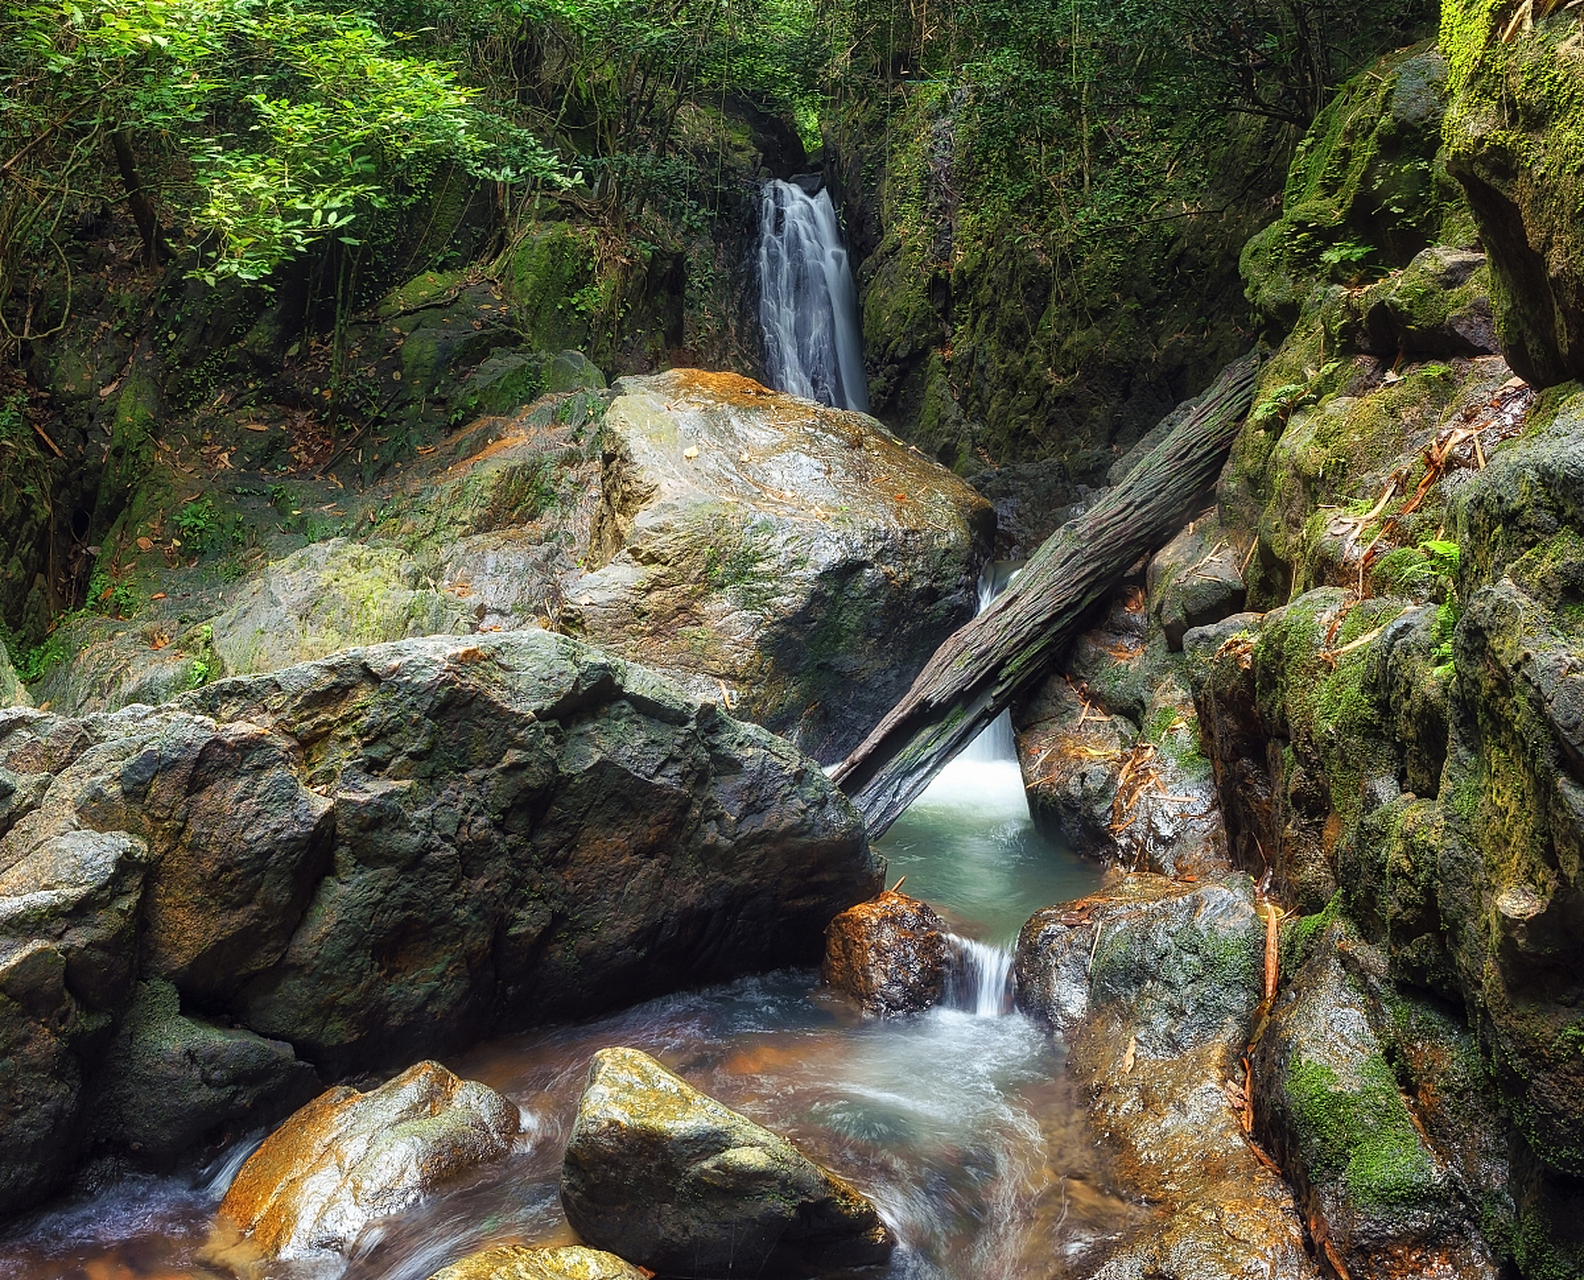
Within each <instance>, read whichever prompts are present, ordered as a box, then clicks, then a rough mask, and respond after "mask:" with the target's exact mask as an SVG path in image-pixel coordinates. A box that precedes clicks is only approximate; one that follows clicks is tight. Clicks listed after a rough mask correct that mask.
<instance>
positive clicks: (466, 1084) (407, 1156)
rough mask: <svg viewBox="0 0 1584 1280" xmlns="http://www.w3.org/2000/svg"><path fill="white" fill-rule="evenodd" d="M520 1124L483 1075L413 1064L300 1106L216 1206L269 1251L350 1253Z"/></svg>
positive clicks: (507, 1143)
mask: <svg viewBox="0 0 1584 1280" xmlns="http://www.w3.org/2000/svg"><path fill="white" fill-rule="evenodd" d="M520 1129H521V1116H520V1115H519V1113H518V1111H517V1108H516V1106H515V1105H514V1104H513V1103H511V1102H509V1101H507V1099H505V1098H503V1097H502V1096H501V1095H500V1094H498V1093H496V1092H495V1090H493V1089H491V1088H490V1087H489V1086H488V1085H483V1084H480V1083H479V1082H478V1081H476V1080H459V1079H458V1078H457V1077H456V1076H454V1075H452V1074H451V1073H450V1072H449V1071H447V1070H446V1069H445V1068H444V1067H442V1066H441V1065H440V1064H439V1063H436V1062H420V1063H418V1064H417V1065H416V1066H414V1067H410V1068H408V1069H407V1070H406V1071H404V1072H402V1074H401V1075H399V1076H397V1077H396V1078H395V1079H394V1080H392V1081H390V1082H389V1083H388V1084H384V1085H381V1086H380V1087H379V1088H378V1089H373V1090H370V1091H369V1092H368V1093H359V1092H358V1091H357V1090H356V1089H351V1088H347V1087H345V1086H342V1087H340V1088H336V1089H331V1090H330V1091H329V1092H327V1093H324V1094H321V1095H320V1096H319V1097H318V1098H316V1099H314V1101H312V1102H310V1103H309V1104H308V1105H307V1106H306V1107H304V1108H302V1110H300V1111H298V1112H296V1113H295V1114H294V1115H293V1116H292V1117H291V1118H290V1119H289V1120H287V1121H286V1123H285V1124H283V1125H282V1126H281V1127H280V1128H279V1129H277V1130H275V1132H274V1133H272V1134H270V1136H269V1137H268V1138H266V1139H265V1140H264V1145H263V1146H261V1147H260V1148H259V1149H258V1150H257V1151H255V1152H254V1153H253V1154H252V1156H250V1157H249V1158H248V1161H247V1163H246V1164H244V1165H243V1166H242V1169H241V1171H240V1172H239V1173H238V1174H237V1176H236V1181H234V1182H233V1183H232V1184H231V1188H230V1190H228V1191H227V1192H226V1196H225V1199H224V1200H223V1201H221V1204H220V1215H221V1217H222V1218H224V1219H225V1220H226V1221H227V1222H228V1223H230V1224H232V1225H234V1226H235V1227H237V1228H238V1229H239V1230H241V1231H242V1232H243V1233H244V1234H245V1235H246V1236H247V1237H248V1239H249V1242H250V1243H251V1245H252V1246H253V1247H254V1248H256V1249H257V1250H258V1251H259V1252H260V1253H262V1254H263V1255H264V1256H265V1257H267V1258H280V1259H294V1258H312V1257H315V1256H316V1255H322V1254H327V1253H329V1254H337V1253H339V1254H346V1253H348V1252H350V1250H351V1247H352V1245H353V1244H354V1243H355V1242H356V1240H357V1237H358V1233H359V1232H361V1231H362V1230H363V1228H364V1227H365V1226H366V1225H367V1224H368V1223H369V1222H370V1221H371V1220H372V1219H374V1218H380V1217H384V1216H387V1215H389V1214H394V1213H400V1212H401V1211H402V1210H404V1209H407V1208H410V1207H411V1206H412V1205H414V1204H416V1203H417V1202H418V1201H419V1200H420V1199H422V1198H423V1197H424V1196H425V1195H426V1194H427V1193H429V1192H430V1191H432V1190H433V1189H434V1188H435V1187H437V1186H439V1185H441V1184H443V1183H445V1182H448V1181H450V1180H452V1179H454V1178H457V1177H459V1176H461V1175H463V1174H465V1173H467V1172H468V1171H469V1170H471V1169H475V1168H477V1167H478V1166H480V1165H483V1164H487V1163H491V1162H494V1161H497V1160H501V1159H503V1158H505V1156H506V1154H507V1152H509V1151H510V1150H511V1146H512V1143H513V1141H514V1140H515V1139H516V1137H517V1135H518V1133H519V1131H520Z"/></svg>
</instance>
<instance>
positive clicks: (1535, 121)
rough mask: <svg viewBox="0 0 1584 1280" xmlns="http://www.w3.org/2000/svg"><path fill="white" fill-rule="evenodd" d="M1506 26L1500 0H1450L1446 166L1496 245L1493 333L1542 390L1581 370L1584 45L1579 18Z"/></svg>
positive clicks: (1556, 15) (1557, 12)
mask: <svg viewBox="0 0 1584 1280" xmlns="http://www.w3.org/2000/svg"><path fill="white" fill-rule="evenodd" d="M1547 8H1550V9H1553V10H1554V12H1552V13H1551V14H1550V16H1548V17H1542V18H1540V19H1539V21H1537V22H1534V23H1533V26H1532V29H1529V28H1528V26H1527V24H1526V25H1523V26H1519V27H1515V28H1509V27H1508V22H1509V19H1511V18H1512V12H1511V10H1510V9H1509V8H1508V6H1506V5H1503V4H1496V3H1491V0H1448V3H1446V4H1445V5H1444V6H1443V9H1442V20H1441V45H1442V48H1443V50H1444V51H1445V54H1446V57H1447V61H1448V64H1449V67H1450V73H1449V76H1448V88H1449V89H1450V91H1451V95H1452V99H1451V106H1450V109H1449V110H1448V112H1447V116H1446V122H1445V138H1446V145H1447V169H1448V172H1450V173H1451V174H1452V175H1453V176H1454V177H1456V179H1457V180H1458V181H1459V182H1460V183H1461V184H1462V185H1463V189H1464V192H1465V193H1466V195H1467V199H1468V204H1469V207H1470V208H1471V209H1472V210H1473V214H1474V220H1475V222H1476V223H1477V224H1478V227H1479V233H1480V239H1481V241H1482V243H1483V244H1484V246H1485V250H1486V252H1487V253H1489V254H1490V260H1491V278H1492V298H1491V302H1492V306H1493V309H1494V311H1495V318H1496V331H1497V334H1498V335H1499V337H1500V340H1501V346H1502V351H1503V352H1504V354H1505V355H1506V357H1507V360H1508V362H1509V363H1510V364H1511V365H1512V367H1513V368H1514V369H1515V370H1516V371H1517V372H1518V373H1519V375H1521V376H1522V377H1524V378H1526V379H1527V380H1528V381H1529V382H1530V383H1531V384H1533V385H1534V386H1536V387H1549V386H1554V385H1556V384H1558V383H1561V382H1566V381H1568V380H1569V379H1573V378H1579V377H1584V224H1581V223H1580V219H1579V216H1578V211H1579V208H1580V207H1581V206H1584V52H1581V51H1580V49H1579V44H1578V40H1577V38H1576V35H1577V31H1578V23H1577V21H1576V20H1575V16H1574V15H1573V14H1572V13H1571V12H1570V11H1567V10H1565V9H1562V8H1561V7H1559V6H1555V5H1552V6H1545V5H1536V6H1535V9H1536V10H1537V11H1541V12H1543V11H1545V10H1546V9H1547Z"/></svg>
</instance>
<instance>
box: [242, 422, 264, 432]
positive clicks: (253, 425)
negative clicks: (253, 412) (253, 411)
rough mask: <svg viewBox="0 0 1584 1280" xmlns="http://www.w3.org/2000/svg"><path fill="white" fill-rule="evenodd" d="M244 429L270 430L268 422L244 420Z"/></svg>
mask: <svg viewBox="0 0 1584 1280" xmlns="http://www.w3.org/2000/svg"><path fill="white" fill-rule="evenodd" d="M242 429H243V430H244V431H268V430H269V423H267V422H244V423H243V424H242Z"/></svg>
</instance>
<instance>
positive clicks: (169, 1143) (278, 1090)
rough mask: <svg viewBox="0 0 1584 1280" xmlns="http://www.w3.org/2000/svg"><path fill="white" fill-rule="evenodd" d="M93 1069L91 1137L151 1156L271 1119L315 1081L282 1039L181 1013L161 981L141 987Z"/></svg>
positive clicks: (310, 1091) (302, 1098) (172, 991)
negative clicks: (233, 1125)
mask: <svg viewBox="0 0 1584 1280" xmlns="http://www.w3.org/2000/svg"><path fill="white" fill-rule="evenodd" d="M98 1074H99V1077H100V1078H101V1079H102V1081H103V1084H102V1086H101V1088H100V1091H99V1093H98V1095H97V1096H96V1097H95V1099H94V1102H93V1119H94V1127H95V1133H94V1136H95V1138H96V1139H98V1140H100V1141H104V1142H110V1143H113V1144H115V1145H117V1146H121V1147H126V1148H128V1149H129V1150H132V1151H136V1152H141V1153H142V1154H144V1155H146V1156H153V1157H156V1158H168V1157H171V1156H175V1155H178V1154H179V1153H180V1152H182V1151H184V1150H186V1149H187V1148H188V1147H191V1146H193V1145H195V1144H196V1143H197V1142H199V1141H200V1140H201V1139H202V1138H203V1137H204V1136H205V1135H206V1134H209V1133H212V1132H214V1131H215V1130H217V1129H218V1128H220V1126H222V1125H224V1124H227V1123H230V1122H233V1121H239V1122H242V1123H244V1124H246V1123H248V1122H255V1123H259V1124H264V1123H268V1122H271V1121H273V1120H275V1119H276V1118H278V1117H279V1116H280V1115H282V1114H284V1113H285V1112H286V1111H288V1110H290V1109H292V1108H293V1107H297V1106H300V1105H301V1104H302V1103H304V1102H306V1101H307V1100H308V1099H309V1098H310V1097H312V1096H313V1095H314V1094H315V1093H317V1092H318V1091H319V1089H320V1087H321V1082H320V1080H319V1076H318V1074H317V1073H316V1072H315V1071H314V1069H313V1068H312V1067H311V1066H309V1065H308V1064H307V1063H306V1062H302V1061H299V1060H298V1058H297V1057H296V1055H295V1054H293V1053H292V1049H291V1046H290V1045H289V1044H283V1043H282V1042H281V1041H279V1040H265V1039H264V1038H263V1037H261V1036H256V1035H254V1034H253V1033H252V1032H251V1031H245V1030H242V1029H241V1028H237V1027H221V1026H216V1025H215V1024H213V1023H211V1022H207V1021H205V1020H203V1019H201V1018H192V1017H185V1016H183V1015H182V1013H181V1011H180V997H179V996H178V995H177V992H176V988H175V987H173V986H171V985H170V983H168V982H161V981H159V980H154V981H151V982H147V983H141V984H139V994H138V998H137V999H136V1000H135V1001H134V1003H133V1005H132V1008H131V1009H130V1010H129V1011H128V1013H127V1015H126V1018H125V1019H124V1020H123V1022H122V1024H121V1026H120V1028H119V1030H118V1031H117V1034H116V1039H115V1040H114V1041H113V1042H112V1043H111V1045H110V1047H109V1049H108V1051H107V1053H106V1058H105V1062H104V1065H103V1067H102V1068H101V1069H100V1071H99V1073H98Z"/></svg>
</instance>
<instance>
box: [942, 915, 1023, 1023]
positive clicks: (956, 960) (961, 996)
mask: <svg viewBox="0 0 1584 1280" xmlns="http://www.w3.org/2000/svg"><path fill="white" fill-rule="evenodd" d="M946 941H947V943H948V945H949V946H950V947H951V951H952V968H951V972H950V973H948V974H947V975H946V998H945V1000H944V1001H943V1003H944V1004H945V1005H946V1007H947V1008H949V1009H961V1010H962V1011H963V1012H965V1013H971V1014H974V1015H975V1016H976V1017H980V1018H999V1017H1001V1015H1002V1014H1006V1013H1011V1012H1012V952H1011V951H1010V950H1009V949H1008V948H1006V947H996V946H991V945H990V943H988V942H980V941H978V940H977V939H975V938H960V937H958V936H957V935H956V934H955V933H949V934H947V935H946Z"/></svg>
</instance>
